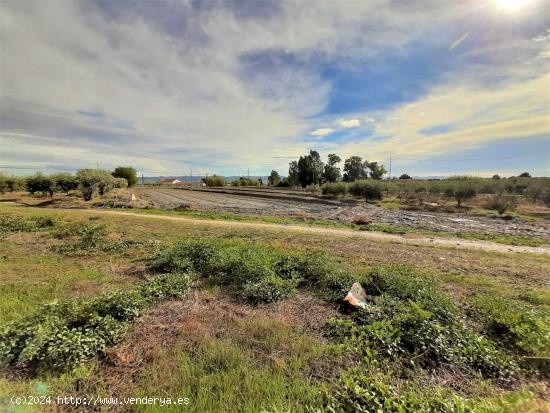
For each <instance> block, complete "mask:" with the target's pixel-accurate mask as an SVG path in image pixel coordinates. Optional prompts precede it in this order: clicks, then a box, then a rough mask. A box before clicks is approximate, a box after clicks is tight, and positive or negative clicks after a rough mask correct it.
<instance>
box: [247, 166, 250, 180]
mask: <svg viewBox="0 0 550 413" xmlns="http://www.w3.org/2000/svg"><path fill="white" fill-rule="evenodd" d="M247 173H248V181H249V182H250V168H247Z"/></svg>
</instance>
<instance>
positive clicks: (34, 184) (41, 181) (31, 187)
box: [25, 172, 55, 198]
mask: <svg viewBox="0 0 550 413" xmlns="http://www.w3.org/2000/svg"><path fill="white" fill-rule="evenodd" d="M25 185H26V187H27V190H28V191H29V192H30V193H31V194H35V193H36V192H41V193H42V194H43V195H50V197H51V198H53V193H54V192H55V182H54V180H53V178H52V177H51V176H48V175H44V174H42V173H41V172H37V173H36V174H34V175H32V176H29V177H27V178H26V179H25Z"/></svg>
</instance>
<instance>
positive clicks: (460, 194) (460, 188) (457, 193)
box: [445, 181, 476, 208]
mask: <svg viewBox="0 0 550 413" xmlns="http://www.w3.org/2000/svg"><path fill="white" fill-rule="evenodd" d="M445 195H447V196H448V197H450V198H454V199H455V200H456V203H457V206H458V207H459V208H460V207H461V206H462V202H464V201H465V200H467V199H470V198H473V197H475V196H476V189H475V187H474V186H473V185H470V184H469V183H468V182H460V181H459V182H456V183H454V184H452V185H450V186H448V187H447V188H446V189H445Z"/></svg>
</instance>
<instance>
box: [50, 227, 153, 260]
mask: <svg viewBox="0 0 550 413" xmlns="http://www.w3.org/2000/svg"><path fill="white" fill-rule="evenodd" d="M107 235H108V232H107V226H105V225H103V224H91V223H80V222H77V223H69V224H66V225H63V226H61V227H60V228H58V229H57V230H56V231H54V232H53V233H52V236H53V237H54V238H58V239H64V240H65V242H64V243H63V244H60V245H54V246H52V250H53V251H55V252H59V253H61V254H65V255H69V256H78V255H89V254H93V253H96V252H121V251H125V250H127V249H129V248H135V247H141V246H143V245H145V244H146V242H143V241H136V240H128V239H119V240H111V239H108V238H107Z"/></svg>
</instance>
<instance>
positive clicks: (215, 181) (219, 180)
mask: <svg viewBox="0 0 550 413" xmlns="http://www.w3.org/2000/svg"><path fill="white" fill-rule="evenodd" d="M202 182H204V183H205V184H206V186H224V185H225V178H224V177H223V176H218V175H212V176H207V177H205V178H202Z"/></svg>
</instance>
